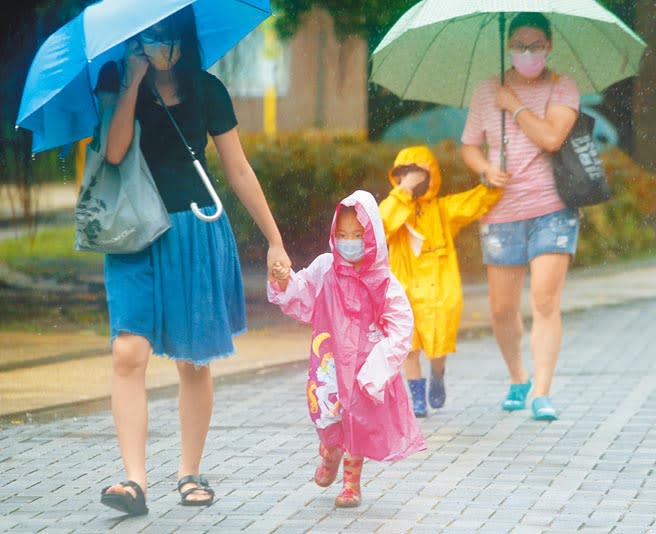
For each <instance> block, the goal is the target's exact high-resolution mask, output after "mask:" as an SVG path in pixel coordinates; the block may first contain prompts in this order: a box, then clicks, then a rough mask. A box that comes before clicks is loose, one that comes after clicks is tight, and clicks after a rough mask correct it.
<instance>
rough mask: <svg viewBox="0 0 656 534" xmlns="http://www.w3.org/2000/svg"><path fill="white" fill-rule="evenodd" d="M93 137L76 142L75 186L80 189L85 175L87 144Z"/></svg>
mask: <svg viewBox="0 0 656 534" xmlns="http://www.w3.org/2000/svg"><path fill="white" fill-rule="evenodd" d="M92 139H93V137H87V138H86V139H82V140H81V141H78V142H77V143H76V144H75V186H76V187H77V190H78V191H79V190H80V188H81V187H82V177H83V176H84V159H85V157H86V154H87V145H88V144H89V143H90V142H91V140H92Z"/></svg>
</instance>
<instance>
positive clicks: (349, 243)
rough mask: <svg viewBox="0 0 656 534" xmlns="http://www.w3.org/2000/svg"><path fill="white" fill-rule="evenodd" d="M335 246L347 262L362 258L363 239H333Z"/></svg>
mask: <svg viewBox="0 0 656 534" xmlns="http://www.w3.org/2000/svg"><path fill="white" fill-rule="evenodd" d="M335 248H336V249H337V252H339V255H340V256H341V257H342V258H344V259H345V260H346V261H348V262H351V263H355V262H358V261H360V260H361V259H362V258H364V240H363V239H335Z"/></svg>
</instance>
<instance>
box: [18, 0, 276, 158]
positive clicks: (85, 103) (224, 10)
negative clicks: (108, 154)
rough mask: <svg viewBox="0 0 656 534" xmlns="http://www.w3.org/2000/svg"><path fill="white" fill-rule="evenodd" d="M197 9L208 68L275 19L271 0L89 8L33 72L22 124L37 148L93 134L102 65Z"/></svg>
mask: <svg viewBox="0 0 656 534" xmlns="http://www.w3.org/2000/svg"><path fill="white" fill-rule="evenodd" d="M190 4H191V5H192V7H193V10H194V14H195V18H196V27H197V31H198V40H199V43H200V47H201V56H202V61H203V67H204V68H208V67H209V66H211V65H213V64H214V63H215V62H216V61H217V60H218V59H219V58H220V57H222V56H223V55H224V54H225V53H226V52H227V51H228V50H230V49H231V48H232V47H234V46H235V45H236V44H237V43H238V42H239V41H240V40H241V39H242V38H243V37H245V36H246V35H247V34H248V33H249V32H250V31H251V30H253V29H254V28H255V27H256V26H257V25H258V24H259V23H260V22H262V21H263V20H264V19H266V18H267V17H268V16H269V15H270V14H271V9H270V6H269V1H268V0H147V1H143V0H142V1H138V2H135V1H134V0H102V1H100V2H98V3H96V4H93V5H91V6H89V7H87V8H86V9H85V10H84V11H83V12H82V13H80V14H79V15H78V16H77V17H75V18H74V19H73V20H71V21H70V22H68V23H67V24H65V25H64V26H62V27H61V28H60V29H59V30H57V31H56V32H55V33H53V34H52V35H51V36H50V37H48V39H47V40H46V41H45V42H44V43H43V45H42V46H41V48H40V49H39V51H38V52H37V54H36V57H35V58H34V61H33V62H32V65H31V67H30V70H29V73H28V75H27V80H26V82H25V88H24V90H23V96H22V100H21V105H20V109H19V112H18V119H17V121H16V126H17V127H21V128H25V129H28V130H31V131H32V151H33V152H40V151H43V150H47V149H49V148H54V147H58V146H62V145H66V144H68V143H72V142H74V141H78V140H80V139H83V138H85V137H90V136H91V135H93V132H94V128H95V126H96V124H97V123H98V120H99V112H98V106H97V102H96V99H95V96H94V94H93V88H94V87H95V85H96V82H97V79H98V73H99V72H100V68H101V67H102V66H103V65H104V64H105V63H106V62H107V61H110V60H118V59H120V58H121V57H122V56H123V53H124V50H125V41H126V40H127V39H129V38H130V37H133V36H134V35H136V34H137V33H139V32H141V31H143V30H145V29H146V28H148V27H149V26H152V25H153V24H155V23H156V22H159V21H160V20H162V19H164V18H166V17H168V16H169V15H171V14H173V13H175V12H176V11H179V10H180V9H182V8H184V7H186V6H188V5H190Z"/></svg>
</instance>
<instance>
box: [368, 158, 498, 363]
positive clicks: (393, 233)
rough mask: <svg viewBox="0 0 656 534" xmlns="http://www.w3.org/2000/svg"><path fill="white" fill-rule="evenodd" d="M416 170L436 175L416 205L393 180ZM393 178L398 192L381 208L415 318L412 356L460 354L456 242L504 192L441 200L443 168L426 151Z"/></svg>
mask: <svg viewBox="0 0 656 534" xmlns="http://www.w3.org/2000/svg"><path fill="white" fill-rule="evenodd" d="M411 164H415V165H417V166H419V167H421V168H422V169H425V170H427V171H428V173H429V174H430V183H429V185H428V190H427V191H426V193H424V194H423V195H421V196H419V197H417V198H414V199H413V198H412V195H411V194H410V193H409V192H408V191H406V190H405V189H402V188H400V187H399V186H398V181H397V178H395V177H394V176H392V170H393V169H394V168H395V167H398V166H399V165H411ZM388 178H389V181H390V183H391V184H392V187H393V188H392V190H391V191H390V193H389V195H388V196H387V197H386V198H385V199H384V200H383V201H382V202H381V203H380V215H381V217H382V219H383V225H384V227H385V235H386V237H387V243H388V245H389V255H390V265H391V268H392V272H393V273H394V274H395V275H396V277H397V278H398V279H399V281H400V282H401V284H402V285H403V288H404V289H405V291H406V293H407V295H408V299H409V300H410V304H411V305H412V311H413V313H414V324H415V331H414V335H413V339H412V350H419V349H423V350H424V352H425V354H426V357H427V358H429V359H432V358H436V357H440V356H445V355H447V354H449V353H452V352H455V351H456V338H457V335H458V328H459V327H460V317H461V315H462V306H463V299H462V286H461V281H460V270H459V267H458V256H457V254H456V249H455V245H454V241H453V240H454V238H455V237H456V236H457V235H458V232H459V231H460V230H461V229H462V228H463V227H464V226H466V225H468V224H469V223H471V222H473V221H475V220H476V219H478V218H479V217H482V216H483V215H484V214H485V213H486V212H487V211H488V210H489V209H490V208H491V207H492V206H493V205H494V204H496V203H497V202H498V200H499V199H500V198H501V194H502V189H498V188H490V187H486V186H484V185H478V186H476V187H474V188H472V189H469V190H467V191H464V192H462V193H457V194H454V195H447V196H443V197H438V196H437V194H438V192H439V190H440V186H441V185H442V176H441V173H440V167H439V165H438V163H437V160H436V159H435V156H433V153H432V152H431V151H430V149H429V148H428V147H425V146H415V147H409V148H404V149H403V150H401V151H400V152H399V154H398V155H397V156H396V160H395V161H394V166H393V167H392V169H390V172H389V175H388Z"/></svg>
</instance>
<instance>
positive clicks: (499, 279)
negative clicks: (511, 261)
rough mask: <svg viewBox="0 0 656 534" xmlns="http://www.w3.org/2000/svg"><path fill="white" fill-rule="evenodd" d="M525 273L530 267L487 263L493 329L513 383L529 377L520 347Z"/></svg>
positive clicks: (522, 381) (522, 327) (524, 380)
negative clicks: (521, 306) (521, 307)
mask: <svg viewBox="0 0 656 534" xmlns="http://www.w3.org/2000/svg"><path fill="white" fill-rule="evenodd" d="M525 275H526V267H508V266H498V265H488V266H487V276H488V291H489V295H490V308H491V311H492V329H493V331H494V336H495V338H496V340H497V344H498V345H499V348H500V349H501V354H502V355H503V359H504V360H505V362H506V366H507V367H508V371H509V373H510V380H511V382H512V383H513V384H521V383H524V382H526V381H527V380H528V373H527V372H526V369H525V368H524V363H523V362H522V355H521V350H520V346H521V341H522V335H523V333H524V325H523V323H522V315H521V309H520V305H521V295H522V284H523V283H524V277H525Z"/></svg>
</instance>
